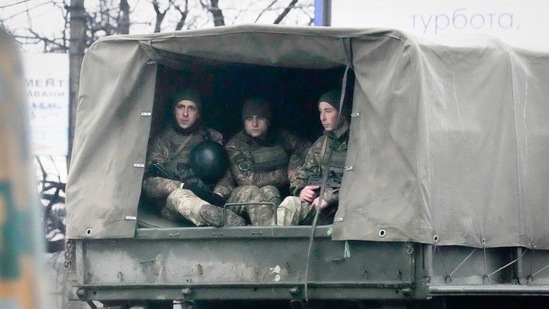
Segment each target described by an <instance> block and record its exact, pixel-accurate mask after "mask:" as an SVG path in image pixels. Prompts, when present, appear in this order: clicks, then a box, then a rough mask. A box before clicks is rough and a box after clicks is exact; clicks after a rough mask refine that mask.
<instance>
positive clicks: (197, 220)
mask: <svg viewBox="0 0 549 309" xmlns="http://www.w3.org/2000/svg"><path fill="white" fill-rule="evenodd" d="M206 204H208V202H206V201H204V200H203V199H201V198H199V197H198V196H196V195H195V194H194V193H193V192H192V191H191V190H187V189H175V190H174V191H172V193H170V195H168V198H167V199H166V207H164V209H162V212H161V215H162V217H163V218H165V219H168V220H172V221H179V220H180V219H181V217H180V216H183V217H184V218H185V219H187V220H189V221H191V222H192V223H194V224H195V225H196V226H200V225H208V224H207V223H206V222H204V220H203V219H202V217H201V216H200V214H199V211H200V207H202V205H206Z"/></svg>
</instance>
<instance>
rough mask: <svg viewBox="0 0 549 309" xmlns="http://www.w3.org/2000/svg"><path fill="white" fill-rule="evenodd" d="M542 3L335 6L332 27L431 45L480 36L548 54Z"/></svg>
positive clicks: (396, 0) (388, 1) (352, 0)
mask: <svg viewBox="0 0 549 309" xmlns="http://www.w3.org/2000/svg"><path fill="white" fill-rule="evenodd" d="M547 11H549V2H548V1H543V0H526V1H520V0H483V1H473V0H439V1H432V0H415V1H410V0H364V1H356V0H335V1H331V25H332V26H335V27H366V28H393V29H400V30H403V31H406V32H408V33H412V34H415V35H420V36H423V37H427V38H429V39H432V40H439V39H441V40H442V39H445V38H447V37H450V36H455V35H472V34H484V35H491V36H495V37H497V38H499V39H501V40H502V41H504V42H506V43H508V44H510V45H513V46H519V47H526V48H532V49H541V50H547V49H549V39H548V38H547V35H546V34H547V33H549V19H548V18H547V16H546V12H547Z"/></svg>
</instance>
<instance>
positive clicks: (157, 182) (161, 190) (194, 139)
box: [143, 127, 234, 199]
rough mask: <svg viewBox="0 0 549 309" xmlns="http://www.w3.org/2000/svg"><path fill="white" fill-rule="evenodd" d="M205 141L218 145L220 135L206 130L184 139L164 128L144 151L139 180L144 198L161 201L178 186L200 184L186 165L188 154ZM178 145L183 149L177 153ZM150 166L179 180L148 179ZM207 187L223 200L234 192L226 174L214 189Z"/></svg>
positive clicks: (220, 141) (200, 130)
mask: <svg viewBox="0 0 549 309" xmlns="http://www.w3.org/2000/svg"><path fill="white" fill-rule="evenodd" d="M208 138H209V139H211V140H213V141H215V142H218V143H220V144H221V143H222V141H223V136H222V135H221V133H219V132H218V131H216V130H213V129H209V128H203V129H199V130H198V131H197V132H194V133H191V134H190V135H189V134H187V135H184V134H181V133H179V132H177V131H175V130H174V129H173V128H171V127H168V128H166V129H165V130H164V131H162V133H160V135H158V136H157V137H156V138H154V139H152V140H151V141H150V143H149V146H148V150H147V162H146V165H145V177H144V179H143V190H144V192H145V195H146V196H148V197H150V198H154V199H163V198H166V197H167V196H168V195H169V194H170V193H171V192H172V191H173V190H175V189H177V188H179V186H180V185H181V183H182V182H198V183H201V184H203V183H202V181H201V180H200V179H198V178H197V177H196V175H195V173H194V171H193V169H192V167H191V166H189V165H188V164H187V163H188V162H189V155H190V152H191V150H192V149H193V148H194V147H195V146H196V145H198V144H200V143H202V142H203V141H204V140H206V139H208ZM182 143H186V145H185V147H183V149H181V150H180V151H179V152H178V150H179V148H180V146H181V145H182ZM176 152H177V153H176ZM153 163H161V164H163V165H164V167H165V168H166V169H167V170H169V171H170V172H171V173H174V174H176V175H179V179H178V180H174V179H168V178H163V177H159V176H155V175H151V173H150V171H149V167H150V166H151V164H153ZM210 187H213V188H210V189H211V190H212V191H213V192H215V193H218V194H220V195H221V196H223V198H225V199H226V198H227V197H228V196H229V194H230V193H231V191H232V189H233V188H234V181H233V180H232V177H231V174H230V171H229V170H227V172H226V173H225V176H224V177H223V178H222V179H221V180H220V181H219V182H218V183H217V184H216V185H215V186H210Z"/></svg>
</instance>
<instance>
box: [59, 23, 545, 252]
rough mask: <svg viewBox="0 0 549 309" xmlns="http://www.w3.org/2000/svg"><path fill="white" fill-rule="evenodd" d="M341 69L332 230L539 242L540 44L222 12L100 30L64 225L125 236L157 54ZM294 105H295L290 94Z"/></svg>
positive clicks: (83, 87)
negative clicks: (348, 104) (339, 167)
mask: <svg viewBox="0 0 549 309" xmlns="http://www.w3.org/2000/svg"><path fill="white" fill-rule="evenodd" d="M189 63H193V64H194V65H200V63H209V64H212V63H247V64H257V65H265V66H275V67H276V66H278V67H295V68H304V69H315V68H316V69H323V68H331V67H345V66H348V67H349V68H350V69H352V70H353V71H354V74H355V85H354V93H353V117H352V121H351V133H350V143H349V150H348V154H347V160H346V166H347V168H346V169H347V171H346V172H345V175H344V178H343V183H342V188H341V194H340V204H339V210H338V212H337V214H336V218H335V221H334V224H333V238H334V239H336V240H366V241H412V242H420V243H433V244H437V245H463V246H472V247H501V246H524V247H528V248H537V249H549V225H548V224H546V219H547V218H549V190H548V188H549V162H548V160H547V152H548V151H549V121H547V119H549V104H548V98H549V53H544V52H539V51H535V52H534V51H528V50H521V49H518V48H512V47H510V46H508V45H506V44H504V43H502V42H501V41H499V40H497V39H495V38H493V37H488V36H467V37H459V38H457V37H456V38H455V39H452V40H449V41H448V42H447V43H433V42H429V41H425V40H422V39H419V38H417V37H413V36H411V35H408V34H406V33H402V32H399V31H392V30H384V29H338V28H318V27H303V28H299V27H284V26H258V25H248V26H235V27H220V28H212V29H205V30H196V31H182V32H174V33H164V34H151V35H139V36H121V37H108V38H104V39H102V40H99V41H98V42H96V43H95V44H94V45H93V46H92V47H90V49H89V50H88V52H87V53H86V55H85V58H84V62H83V66H82V74H81V84H80V93H79V104H78V111H77V124H76V136H75V140H74V148H73V153H72V161H71V166H70V172H69V179H68V184H67V207H68V236H69V238H73V239H78V238H130V237H133V236H134V233H135V228H136V221H135V217H136V214H137V205H138V200H139V196H140V191H141V180H142V176H143V167H144V164H145V155H146V149H147V141H148V136H149V133H150V128H151V117H150V114H151V112H152V109H153V101H154V91H155V78H156V66H157V64H164V65H170V66H173V67H177V66H185V65H187V64H189ZM296 104H298V103H296Z"/></svg>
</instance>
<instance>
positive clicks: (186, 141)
mask: <svg viewBox="0 0 549 309" xmlns="http://www.w3.org/2000/svg"><path fill="white" fill-rule="evenodd" d="M192 136H193V134H189V136H187V138H186V139H185V140H184V141H183V143H181V145H179V147H178V148H177V150H176V151H175V152H174V153H173V154H172V155H171V156H169V157H168V159H166V164H167V163H168V162H169V161H171V160H172V159H173V158H175V157H177V155H178V154H179V153H181V151H182V150H183V148H185V146H187V144H188V143H189V142H190V141H191V137H192Z"/></svg>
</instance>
